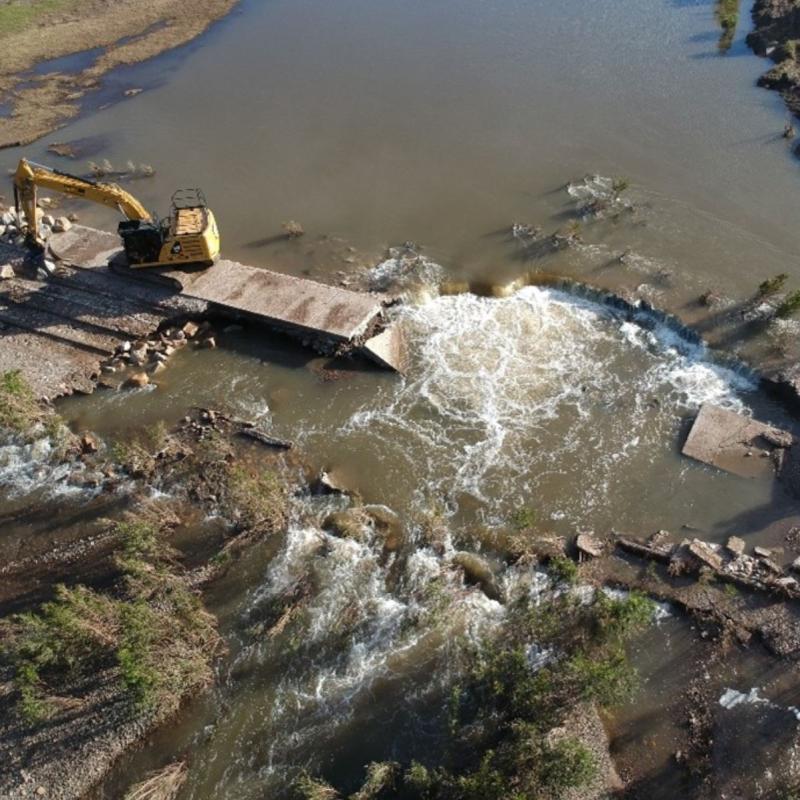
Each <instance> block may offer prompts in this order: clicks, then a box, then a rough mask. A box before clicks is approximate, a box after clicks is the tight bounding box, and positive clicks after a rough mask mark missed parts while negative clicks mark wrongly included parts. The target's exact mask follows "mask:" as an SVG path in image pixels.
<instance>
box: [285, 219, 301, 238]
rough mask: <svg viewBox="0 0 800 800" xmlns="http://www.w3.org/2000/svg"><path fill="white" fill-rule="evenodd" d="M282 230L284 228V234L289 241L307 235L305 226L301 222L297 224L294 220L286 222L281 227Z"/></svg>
mask: <svg viewBox="0 0 800 800" xmlns="http://www.w3.org/2000/svg"><path fill="white" fill-rule="evenodd" d="M281 228H283V232H284V234H285V236H286V238H287V239H299V238H300V237H301V236H303V235H305V230H304V229H303V226H302V225H301V224H300V223H299V222H295V221H294V220H293V219H290V220H289V221H288V222H284V223H283V224H282V225H281Z"/></svg>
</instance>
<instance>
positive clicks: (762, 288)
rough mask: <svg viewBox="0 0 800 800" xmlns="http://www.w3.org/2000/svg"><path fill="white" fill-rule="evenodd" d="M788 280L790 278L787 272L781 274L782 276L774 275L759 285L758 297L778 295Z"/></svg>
mask: <svg viewBox="0 0 800 800" xmlns="http://www.w3.org/2000/svg"><path fill="white" fill-rule="evenodd" d="M788 280H789V276H788V275H787V274H786V273H785V272H781V273H780V275H774V276H773V277H771V278H767V279H766V280H765V281H762V282H761V283H759V284H758V292H757V295H758V296H759V297H770V296H771V295H773V294H778V292H780V291H781V289H783V287H784V285H785V284H786V281H788Z"/></svg>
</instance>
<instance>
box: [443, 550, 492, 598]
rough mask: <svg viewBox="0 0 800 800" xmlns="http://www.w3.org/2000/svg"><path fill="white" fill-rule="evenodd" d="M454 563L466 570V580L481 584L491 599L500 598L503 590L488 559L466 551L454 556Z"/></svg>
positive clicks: (477, 584) (481, 587)
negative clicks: (498, 584)
mask: <svg viewBox="0 0 800 800" xmlns="http://www.w3.org/2000/svg"><path fill="white" fill-rule="evenodd" d="M453 563H454V564H455V565H456V566H458V567H461V569H462V570H464V580H466V582H467V583H472V584H475V585H476V586H479V587H480V589H481V591H483V593H484V594H485V595H486V596H487V597H488V598H490V599H491V600H500V597H501V592H500V589H499V588H498V586H497V583H496V582H495V577H494V572H492V568H491V566H489V562H488V561H486V559H484V558H481V556H479V555H476V554H475V553H468V552H465V551H462V552H459V553H456V554H455V555H454V556H453Z"/></svg>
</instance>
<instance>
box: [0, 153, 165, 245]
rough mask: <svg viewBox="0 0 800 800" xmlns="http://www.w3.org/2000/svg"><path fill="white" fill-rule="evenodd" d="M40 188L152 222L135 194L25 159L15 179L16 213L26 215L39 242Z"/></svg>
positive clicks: (31, 236) (31, 233)
mask: <svg viewBox="0 0 800 800" xmlns="http://www.w3.org/2000/svg"><path fill="white" fill-rule="evenodd" d="M37 186H41V187H42V188H44V189H51V190H53V191H56V192H61V193H62V194H66V195H71V196H72V197H82V198H83V199H85V200H89V201H91V202H93V203H100V204H101V205H104V206H109V207H111V208H116V209H118V210H119V211H120V212H122V214H124V215H125V216H126V217H127V218H128V219H134V220H142V221H145V222H147V221H150V220H151V219H152V216H151V215H150V213H149V212H148V210H147V209H146V208H145V207H144V206H143V205H142V204H141V203H140V202H139V201H138V200H137V199H136V198H135V197H134V196H133V195H132V194H130V193H129V192H126V191H125V190H124V189H123V188H121V187H120V186H117V184H115V183H100V182H95V181H90V180H88V179H86V178H79V177H77V176H75V175H68V174H67V173H65V172H59V171H57V170H54V169H50V168H49V167H44V166H42V165H41V164H35V163H33V162H32V161H28V160H27V159H25V158H23V159H22V160H21V161H20V162H19V166H18V167H17V171H16V173H15V175H14V194H15V198H16V203H17V211H20V210H21V211H23V212H24V213H25V218H26V220H27V222H28V237H29V238H30V239H32V240H35V241H36V242H39V241H40V237H39V221H38V219H37V218H36V187H37Z"/></svg>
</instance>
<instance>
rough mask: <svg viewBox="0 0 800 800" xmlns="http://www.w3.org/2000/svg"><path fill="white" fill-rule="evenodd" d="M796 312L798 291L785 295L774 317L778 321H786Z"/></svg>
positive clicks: (798, 307) (799, 304)
mask: <svg viewBox="0 0 800 800" xmlns="http://www.w3.org/2000/svg"><path fill="white" fill-rule="evenodd" d="M798 310H800V289H796V290H795V291H793V292H790V293H789V294H788V295H786V297H785V298H784V299H783V300H782V301H781V303H780V305H779V306H778V308H777V309H776V310H775V316H776V317H778V318H779V319H788V318H789V317H792V316H794V315H795V314H796V313H797V311H798Z"/></svg>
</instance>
